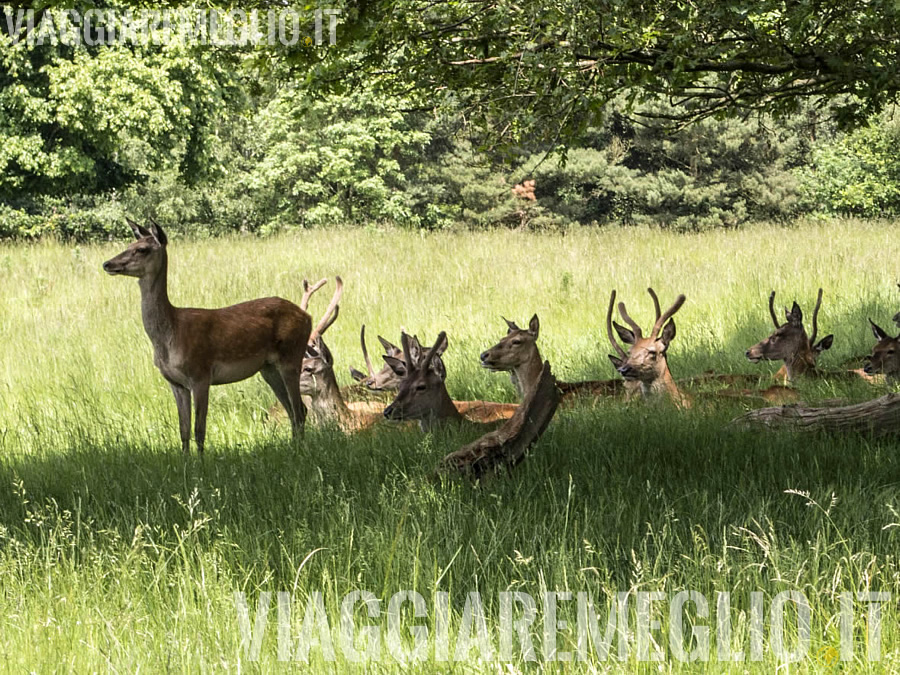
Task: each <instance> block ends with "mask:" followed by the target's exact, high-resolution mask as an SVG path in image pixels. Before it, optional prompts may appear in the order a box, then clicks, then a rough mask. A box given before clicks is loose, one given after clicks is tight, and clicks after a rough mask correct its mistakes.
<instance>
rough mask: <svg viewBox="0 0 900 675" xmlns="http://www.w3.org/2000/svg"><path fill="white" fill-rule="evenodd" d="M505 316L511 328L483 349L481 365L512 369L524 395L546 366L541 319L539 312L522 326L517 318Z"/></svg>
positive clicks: (517, 386) (510, 371) (512, 376)
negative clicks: (541, 348)
mask: <svg viewBox="0 0 900 675" xmlns="http://www.w3.org/2000/svg"><path fill="white" fill-rule="evenodd" d="M503 320H504V321H505V322H506V326H507V328H508V330H507V332H506V336H505V337H504V338H503V339H501V340H500V342H498V343H497V344H495V345H494V346H493V347H491V348H490V349H488V350H487V351H484V352H482V353H481V357H480V360H481V367H482V368H487V369H488V370H493V371H495V372H508V373H509V379H510V380H511V381H512V383H513V386H514V387H515V388H516V391H517V392H518V393H519V397H520V398H522V399H524V398H525V397H526V396H527V395H528V392H529V391H531V390H532V389H533V388H534V387H536V386H537V383H538V381H539V380H540V378H541V371H542V370H543V368H544V362H543V361H542V360H541V353H540V351H538V346H537V339H538V333H539V332H540V329H541V324H540V320H539V319H538V316H537V314H535V315H534V316H532V317H531V321H529V322H528V328H519V327H518V326H517V325H516V323H515V322H514V321H510V320H509V319H506V318H503Z"/></svg>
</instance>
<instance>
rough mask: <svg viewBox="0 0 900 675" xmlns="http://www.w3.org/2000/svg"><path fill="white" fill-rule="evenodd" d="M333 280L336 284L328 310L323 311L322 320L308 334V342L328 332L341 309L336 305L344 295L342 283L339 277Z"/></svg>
mask: <svg viewBox="0 0 900 675" xmlns="http://www.w3.org/2000/svg"><path fill="white" fill-rule="evenodd" d="M334 279H335V282H336V283H337V286H336V287H335V289H334V295H333V296H331V302H330V303H329V304H328V309H326V310H325V314H324V315H322V320H321V321H319V324H318V325H317V326H316V327H315V329H313V332H312V333H310V335H309V341H310V342H312V341H313V340H315V339H316V338H317V337H319V336H321V335H322V334H323V333H324V332H325V331H326V330H328V328H329V326H331V324H333V323H334V322H335V321H337V318H338V312H339V311H340V309H341V308H340V306H339V304H338V303H340V301H341V296H342V295H343V294H344V282H343V280H342V279H341V278H340V277H335V278H334Z"/></svg>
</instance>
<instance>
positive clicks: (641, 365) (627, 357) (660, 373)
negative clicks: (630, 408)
mask: <svg viewBox="0 0 900 675" xmlns="http://www.w3.org/2000/svg"><path fill="white" fill-rule="evenodd" d="M647 292H648V293H649V294H650V297H651V298H652V299H653V306H654V308H655V310H656V322H655V323H654V324H653V328H652V330H651V331H650V336H649V337H644V334H643V332H642V331H641V327H640V326H639V325H638V324H637V323H636V322H635V321H634V320H633V319H632V318H631V317H630V316H629V315H628V311H627V310H626V309H625V303H623V302H620V303H619V314H620V315H621V316H622V319H623V320H624V321H625V323H627V324H628V325H629V326H631V330H629V329H628V328H625V327H624V326H621V325H619V324H618V323H616V322H615V321H613V320H612V312H613V305H614V304H615V302H616V292H615V291H613V292H612V294H611V295H610V297H609V309H608V310H607V312H606V333H607V335H608V336H609V341H610V343H611V344H612V346H613V349H615V350H616V352H617V353H618V356H612V355H610V356H609V360H610V361H612V364H613V366H615V368H616V370H617V371H618V372H619V374H620V375H622V377H623V378H625V381H626V383H637V384H639V385H640V392H641V395H643V396H645V397H646V396H655V395H665V396H668V397H669V398H671V399H672V401H673V402H674V403H675V404H676V405H679V406H682V407H689V406H690V400H689V398H688V397H687V396H685V395H684V394H682V393H681V391H679V389H678V385H677V384H675V380H674V378H673V377H672V373H671V372H670V371H669V363H668V359H667V353H668V350H669V344H671V342H672V340H673V339H674V338H675V321H674V320H673V319H672V316H673V315H674V314H675V313H676V312H677V311H678V310H679V309H681V306H682V305H683V304H684V301H685V299H686V298H685V296H684V295H679V296H678V297H677V298H676V299H675V302H674V303H673V304H672V306H671V307H669V309H667V310H666V311H665V312H663V313H660V306H659V299H658V298H657V296H656V293H655V291H654V290H653V289H652V288H648V289H647ZM613 328H615V329H616V333H618V334H619V339H621V340H622V342H624V343H625V344H627V345H631V348H630V349H629V350H628V352H627V353H626V351H625V350H624V349H623V348H622V347H620V346H619V344H618V343H617V342H616V340H615V338H614V337H613V333H612V329H613ZM631 387H632V392H633V391H634V390H635V389H636V388H637V387H636V386H635V385H634V384H632V385H631Z"/></svg>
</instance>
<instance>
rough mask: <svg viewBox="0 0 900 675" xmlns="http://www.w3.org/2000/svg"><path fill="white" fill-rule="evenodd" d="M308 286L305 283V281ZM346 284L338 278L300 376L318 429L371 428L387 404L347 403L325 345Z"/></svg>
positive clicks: (347, 429)
mask: <svg viewBox="0 0 900 675" xmlns="http://www.w3.org/2000/svg"><path fill="white" fill-rule="evenodd" d="M304 285H305V282H304ZM342 294H343V282H342V281H341V278H340V277H337V287H336V289H335V292H334V296H333V297H332V299H331V303H330V304H329V306H328V309H326V310H325V314H324V315H323V316H322V320H321V321H319V323H318V325H317V326H316V328H315V330H314V331H313V334H312V336H311V339H310V344H309V346H307V348H306V358H304V359H303V371H302V372H301V374H300V393H301V394H303V395H304V396H308V397H309V400H310V413H311V414H312V416H313V420H314V421H315V423H316V424H317V425H318V426H325V425H327V424H337V426H338V427H340V428H341V430H343V431H346V432H350V431H359V430H360V429H367V428H369V427H371V426H372V425H373V424H375V423H376V422H377V421H378V420H380V419H381V410H382V409H383V408H384V406H383V405H381V406H376V409H374V410H373V409H372V408H371V406H369V405H368V404H367V403H364V404H363V405H353V404H347V403H345V402H344V397H343V395H342V394H341V390H340V388H339V387H338V383H337V378H336V377H335V374H334V358H333V357H332V355H331V350H330V349H328V345H326V344H325V340H324V337H323V336H324V334H325V331H327V330H328V328H329V327H331V325H332V324H333V323H334V322H335V321H336V320H337V317H338V313H339V311H340V304H339V303H340V299H341V295H342Z"/></svg>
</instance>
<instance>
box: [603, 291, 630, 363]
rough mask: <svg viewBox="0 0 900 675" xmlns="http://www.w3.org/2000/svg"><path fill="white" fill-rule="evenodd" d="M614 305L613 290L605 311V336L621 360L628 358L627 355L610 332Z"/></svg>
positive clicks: (614, 296) (614, 294) (614, 292)
mask: <svg viewBox="0 0 900 675" xmlns="http://www.w3.org/2000/svg"><path fill="white" fill-rule="evenodd" d="M615 304H616V291H615V289H613V292H612V293H611V294H610V296H609V308H608V309H607V310H606V335H607V336H608V337H609V341H610V343H612V346H613V349H615V350H616V353H617V354H618V355H619V356H621V357H622V358H623V359H627V358H628V354H626V353H625V350H624V349H622V348H621V347H620V346H619V343H618V342H616V339H615V338H614V337H613V330H612V313H613V306H614V305H615Z"/></svg>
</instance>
